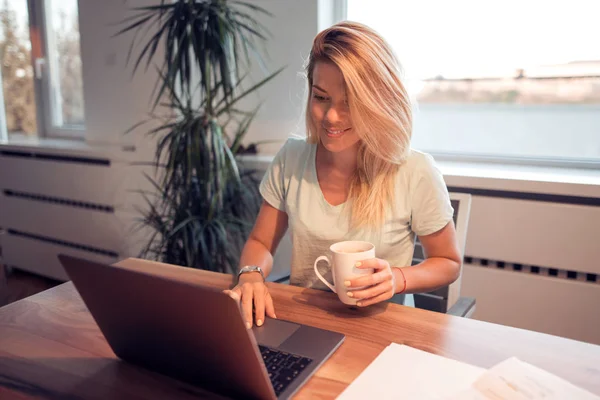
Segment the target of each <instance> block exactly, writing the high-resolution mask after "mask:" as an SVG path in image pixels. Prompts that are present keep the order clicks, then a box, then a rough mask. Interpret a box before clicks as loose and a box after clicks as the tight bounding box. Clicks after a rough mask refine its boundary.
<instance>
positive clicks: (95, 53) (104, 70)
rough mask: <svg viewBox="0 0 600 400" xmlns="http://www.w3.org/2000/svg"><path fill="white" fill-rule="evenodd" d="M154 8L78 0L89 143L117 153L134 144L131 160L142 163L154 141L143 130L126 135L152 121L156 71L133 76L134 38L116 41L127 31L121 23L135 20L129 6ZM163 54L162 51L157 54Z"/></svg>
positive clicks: (143, 0)
mask: <svg viewBox="0 0 600 400" xmlns="http://www.w3.org/2000/svg"><path fill="white" fill-rule="evenodd" d="M156 3H157V2H156V1H154V0H127V1H124V0H104V1H89V0H80V1H79V31H80V35H81V39H80V40H81V58H82V69H83V90H84V101H85V120H86V121H85V124H86V132H85V139H86V141H87V142H88V143H90V144H92V145H115V147H117V148H118V147H122V146H131V145H133V146H135V147H136V149H137V150H138V151H137V152H135V153H132V157H139V158H144V157H143V156H142V155H140V152H143V151H145V150H147V148H151V147H152V143H151V141H150V140H149V139H148V138H147V137H146V136H145V135H144V134H143V131H142V130H138V131H136V133H131V134H127V135H125V134H124V133H125V132H126V131H127V130H128V129H129V128H131V127H132V126H133V125H134V124H136V123H138V122H140V121H143V120H145V119H147V118H148V116H149V112H150V109H151V107H150V104H151V103H150V101H151V98H150V95H151V93H152V90H153V88H154V83H155V82H156V79H157V73H156V70H155V69H154V68H153V67H150V68H149V69H148V72H147V73H144V69H143V68H140V69H139V71H138V72H136V74H135V76H133V74H132V65H133V64H130V65H127V63H126V58H127V54H128V51H129V46H130V43H131V41H132V39H133V33H131V32H130V33H127V34H124V35H122V36H117V37H112V36H113V35H114V34H116V33H117V32H118V31H119V30H120V29H121V28H123V27H125V26H126V25H123V24H119V23H120V22H121V21H123V19H124V18H126V17H128V16H131V15H134V14H133V13H131V11H130V8H131V7H143V6H146V5H155V4H156ZM139 51H140V49H139V48H137V52H139ZM161 53H162V49H161V48H160V47H159V48H158V49H157V55H160V54H161ZM133 54H137V53H136V52H135V51H134V53H133ZM132 58H133V57H132ZM134 61H135V59H134Z"/></svg>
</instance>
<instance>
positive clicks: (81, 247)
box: [8, 229, 119, 258]
mask: <svg viewBox="0 0 600 400" xmlns="http://www.w3.org/2000/svg"><path fill="white" fill-rule="evenodd" d="M8 234H9V235H14V236H20V237H24V238H28V239H34V240H39V241H42V242H46V243H52V244H55V245H59V246H63V247H69V248H72V249H77V250H84V251H87V252H89V253H95V254H101V255H104V256H109V257H113V258H118V257H119V253H117V252H115V251H112V250H106V249H100V248H97V247H92V246H88V245H83V244H79V243H73V242H67V241H64V240H59V239H54V238H49V237H46V236H41V235H36V234H32V233H27V232H20V231H17V230H14V229H9V230H8Z"/></svg>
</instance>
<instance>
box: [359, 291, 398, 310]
mask: <svg viewBox="0 0 600 400" xmlns="http://www.w3.org/2000/svg"><path fill="white" fill-rule="evenodd" d="M391 298H392V293H391V292H390V291H387V292H385V293H381V294H380V295H378V296H375V297H371V298H370V299H365V300H360V301H358V302H357V303H356V305H357V306H359V307H367V306H370V305H372V304H376V303H381V302H382V301H386V300H389V299H391Z"/></svg>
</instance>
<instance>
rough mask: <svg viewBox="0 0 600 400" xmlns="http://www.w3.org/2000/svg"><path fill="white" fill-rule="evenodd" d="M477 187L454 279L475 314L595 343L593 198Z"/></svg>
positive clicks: (596, 228) (599, 320)
mask: <svg viewBox="0 0 600 400" xmlns="http://www.w3.org/2000/svg"><path fill="white" fill-rule="evenodd" d="M461 190H464V191H471V192H473V193H479V192H481V191H479V190H477V189H468V188H462V189H461ZM482 194H483V195H474V196H472V204H471V218H470V222H469V231H468V235H467V244H466V251H465V253H466V259H465V266H464V270H463V274H462V286H461V295H463V296H470V297H475V298H476V299H477V308H476V311H475V314H474V318H475V319H481V320H485V321H489V322H496V323H500V324H503V325H510V326H514V327H518V328H524V329H531V330H535V331H539V332H545V333H550V334H554V335H559V336H564V337H568V338H572V339H576V340H583V341H587V342H591V343H596V344H600V313H598V312H597V310H596V308H597V304H600V261H599V260H600V246H599V244H600V240H599V238H600V206H599V204H596V203H600V201H598V200H597V199H594V198H582V197H576V196H572V197H570V196H546V195H535V194H525V195H523V194H522V193H498V192H494V191H491V192H489V193H488V195H485V194H486V193H485V191H484V192H483V193H482ZM511 197H525V198H526V199H519V198H511Z"/></svg>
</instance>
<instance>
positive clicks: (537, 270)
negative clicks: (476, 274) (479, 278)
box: [464, 256, 600, 285]
mask: <svg viewBox="0 0 600 400" xmlns="http://www.w3.org/2000/svg"><path fill="white" fill-rule="evenodd" d="M464 263H465V264H469V265H472V266H476V267H481V268H496V269H503V270H506V271H511V272H516V273H525V274H534V275H540V276H546V277H550V278H556V279H566V280H572V281H579V282H586V283H590V284H598V285H600V276H598V274H591V273H587V272H580V271H573V270H566V269H558V268H550V267H542V266H539V265H525V264H519V263H510V262H506V261H500V260H489V259H486V258H475V257H469V256H467V257H465V258H464Z"/></svg>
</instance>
